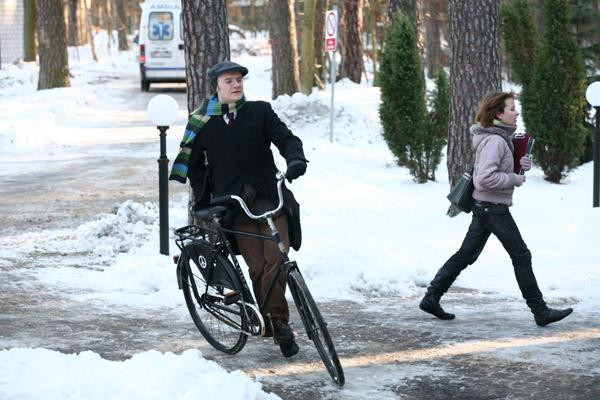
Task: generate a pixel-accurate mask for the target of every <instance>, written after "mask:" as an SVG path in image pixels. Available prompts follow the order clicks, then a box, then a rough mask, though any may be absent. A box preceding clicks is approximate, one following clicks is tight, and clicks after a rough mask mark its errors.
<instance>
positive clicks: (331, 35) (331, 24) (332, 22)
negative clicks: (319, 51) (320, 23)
mask: <svg viewBox="0 0 600 400" xmlns="http://www.w3.org/2000/svg"><path fill="white" fill-rule="evenodd" d="M337 31H338V13H337V10H329V11H327V12H326V13H325V51H335V50H336V49H337Z"/></svg>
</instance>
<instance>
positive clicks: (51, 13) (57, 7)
mask: <svg viewBox="0 0 600 400" xmlns="http://www.w3.org/2000/svg"><path fill="white" fill-rule="evenodd" d="M36 11H37V35H38V46H39V48H38V50H39V54H40V73H39V80H38V90H44V89H52V88H56V87H66V86H70V82H69V59H68V57H67V38H66V32H65V20H64V13H63V4H62V0H37V9H36Z"/></svg>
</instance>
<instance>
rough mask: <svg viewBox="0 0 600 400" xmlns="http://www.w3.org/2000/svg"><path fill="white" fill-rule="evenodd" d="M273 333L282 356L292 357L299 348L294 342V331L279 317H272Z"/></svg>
mask: <svg viewBox="0 0 600 400" xmlns="http://www.w3.org/2000/svg"><path fill="white" fill-rule="evenodd" d="M272 321H273V334H274V336H275V340H276V342H277V343H278V344H279V350H281V354H283V356H284V357H292V356H294V355H296V354H297V353H298V350H300V348H299V347H298V344H296V336H295V335H294V331H292V328H290V327H289V325H288V324H287V323H285V322H284V321H281V320H279V319H276V318H273V320H272Z"/></svg>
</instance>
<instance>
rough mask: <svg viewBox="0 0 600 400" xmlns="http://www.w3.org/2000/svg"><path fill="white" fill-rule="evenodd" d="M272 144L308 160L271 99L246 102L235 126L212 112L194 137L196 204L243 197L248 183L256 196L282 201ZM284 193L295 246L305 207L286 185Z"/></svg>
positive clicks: (192, 160) (192, 172) (191, 175)
mask: <svg viewBox="0 0 600 400" xmlns="http://www.w3.org/2000/svg"><path fill="white" fill-rule="evenodd" d="M271 143H273V144H274V145H275V146H276V147H277V148H278V149H279V153H280V154H281V156H282V157H283V158H285V160H286V161H287V162H288V163H289V162H290V161H291V160H294V159H300V160H306V159H305V157H304V152H303V149H302V141H301V140H300V139H299V138H298V137H297V136H294V134H293V133H292V132H291V131H290V130H289V129H288V128H287V126H286V125H285V124H284V123H283V122H282V121H281V120H280V119H279V117H278V116H277V114H275V112H274V111H273V109H272V108H271V105H270V104H269V103H267V102H264V101H248V102H246V104H245V105H244V106H243V107H242V108H241V109H240V110H239V111H238V112H237V115H236V117H235V119H234V121H233V124H232V126H231V127H228V126H227V125H226V124H225V121H224V120H223V117H222V116H220V115H219V116H213V117H211V118H210V120H209V121H208V122H207V123H206V125H205V126H204V127H203V128H202V130H201V131H200V132H199V134H198V136H197V138H196V140H195V141H194V145H193V150H192V155H191V158H190V162H189V176H188V177H189V180H190V184H191V186H192V189H193V190H194V197H195V199H196V202H195V207H199V206H203V205H207V204H208V202H209V201H210V198H211V197H219V196H224V195H237V196H242V186H243V185H250V186H251V187H252V188H253V189H254V190H255V191H256V196H257V197H262V198H265V199H268V200H269V201H271V202H272V203H273V204H277V202H278V197H277V181H276V179H275V174H276V172H277V167H276V166H275V161H274V159H273V154H272V152H271V148H270V147H271ZM206 159H207V160H206ZM207 161H208V162H207ZM206 164H208V166H206ZM207 172H208V174H207ZM207 178H208V179H207ZM283 195H284V202H285V212H286V214H287V216H288V225H289V234H290V245H291V246H292V248H294V249H296V250H298V249H299V248H300V244H301V241H302V234H301V229H300V206H299V204H298V203H297V202H296V200H295V199H294V196H293V194H292V192H291V191H289V190H288V189H287V188H286V187H285V186H284V188H283ZM233 217H234V215H231V214H230V215H227V216H226V218H225V220H226V221H229V222H230V221H232V219H233Z"/></svg>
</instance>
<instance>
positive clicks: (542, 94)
mask: <svg viewBox="0 0 600 400" xmlns="http://www.w3.org/2000/svg"><path fill="white" fill-rule="evenodd" d="M544 27H545V28H544V34H543V37H542V41H541V42H540V44H539V46H538V48H537V50H536V53H535V56H534V64H533V72H532V78H531V81H530V83H529V84H528V85H525V86H524V87H523V91H522V93H521V100H522V105H523V119H524V122H525V125H526V126H527V130H528V131H529V132H530V133H531V134H532V135H533V136H534V137H535V138H536V148H535V150H534V158H535V161H536V162H537V163H538V164H539V165H540V167H541V168H542V170H543V171H544V173H545V175H546V177H545V178H546V179H547V180H548V181H550V182H555V183H558V182H560V180H561V179H562V178H563V177H564V176H565V175H566V172H567V171H568V170H569V169H571V168H572V167H574V166H575V165H576V164H577V162H578V161H579V157H580V156H581V155H582V151H583V143H584V138H585V135H586V130H585V128H584V127H583V124H582V118H581V114H582V110H583V108H584V105H585V100H584V97H583V95H584V86H585V75H584V67H583V62H582V59H581V54H580V51H579V48H578V47H577V45H576V44H575V41H574V40H573V37H572V34H571V32H570V9H569V1H568V0H547V1H546V2H545V4H544Z"/></svg>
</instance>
